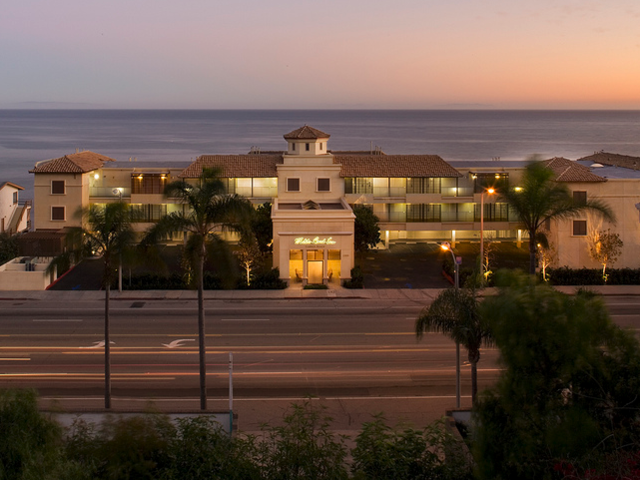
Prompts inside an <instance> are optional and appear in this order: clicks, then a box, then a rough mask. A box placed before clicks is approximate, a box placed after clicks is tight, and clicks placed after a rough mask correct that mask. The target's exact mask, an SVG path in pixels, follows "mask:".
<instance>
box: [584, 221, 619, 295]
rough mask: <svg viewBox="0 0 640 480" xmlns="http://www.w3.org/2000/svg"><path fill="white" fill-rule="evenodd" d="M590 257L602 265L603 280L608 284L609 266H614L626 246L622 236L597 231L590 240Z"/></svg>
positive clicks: (609, 230)
mask: <svg viewBox="0 0 640 480" xmlns="http://www.w3.org/2000/svg"><path fill="white" fill-rule="evenodd" d="M588 242H589V256H590V257H591V258H592V259H593V260H595V261H596V262H598V263H599V264H600V265H602V279H603V280H604V282H605V283H606V282H607V265H613V264H614V263H616V261H617V260H618V257H619V256H620V253H622V247H623V246H624V244H623V242H622V240H620V235H618V234H617V233H615V232H613V233H612V232H611V229H610V228H609V229H607V231H606V232H605V231H603V230H596V231H594V232H593V233H592V234H591V235H589V238H588Z"/></svg>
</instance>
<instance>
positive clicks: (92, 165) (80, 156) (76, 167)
mask: <svg viewBox="0 0 640 480" xmlns="http://www.w3.org/2000/svg"><path fill="white" fill-rule="evenodd" d="M105 162H115V160H114V159H113V158H109V157H106V156H104V155H100V154H99V153H94V152H89V151H86V152H79V153H73V154H71V155H65V156H64V157H60V158H54V159H53V160H47V161H45V162H38V163H37V164H36V166H35V167H34V168H33V169H32V170H29V173H87V172H91V171H93V170H97V169H98V168H101V167H102V165H104V163H105Z"/></svg>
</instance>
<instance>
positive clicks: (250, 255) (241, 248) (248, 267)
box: [235, 234, 263, 286]
mask: <svg viewBox="0 0 640 480" xmlns="http://www.w3.org/2000/svg"><path fill="white" fill-rule="evenodd" d="M235 253H236V256H237V257H238V261H239V262H240V266H241V267H242V268H244V271H245V275H246V282H247V286H249V285H251V271H252V270H253V269H254V268H256V267H257V266H258V265H259V264H260V263H261V262H262V259H263V258H262V252H261V251H260V247H259V246H258V242H257V241H256V238H255V236H253V234H247V235H243V236H242V238H241V239H240V241H239V242H238V250H237V251H236V252H235Z"/></svg>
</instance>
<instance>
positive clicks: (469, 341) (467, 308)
mask: <svg viewBox="0 0 640 480" xmlns="http://www.w3.org/2000/svg"><path fill="white" fill-rule="evenodd" d="M425 332H440V333H443V334H445V335H447V336H449V338H451V339H452V340H453V341H455V342H456V343H457V344H460V345H462V346H463V347H464V348H466V349H467V353H468V358H469V363H470V364H471V399H472V402H473V403H475V401H476V394H477V393H478V369H477V365H478V361H480V347H481V346H482V345H485V346H489V345H491V344H492V342H493V337H492V336H491V331H490V330H489V328H488V327H487V325H486V323H485V322H484V321H483V319H482V317H481V316H480V313H479V308H478V299H477V291H476V289H475V288H466V287H465V288H460V289H458V288H449V289H447V290H443V291H442V292H441V293H440V294H439V295H438V296H437V297H436V299H435V300H434V301H433V303H431V305H429V306H428V307H426V308H425V309H424V310H423V311H422V312H421V313H420V316H419V317H418V319H417V320H416V336H417V337H418V339H420V338H422V336H423V334H424V333H425Z"/></svg>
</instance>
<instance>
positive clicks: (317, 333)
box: [0, 299, 496, 397]
mask: <svg viewBox="0 0 640 480" xmlns="http://www.w3.org/2000/svg"><path fill="white" fill-rule="evenodd" d="M112 305H113V307H112V321H111V332H112V337H111V339H112V342H113V344H112V373H113V386H112V388H113V394H114V396H118V395H123V396H147V397H148V396H153V397H166V396H177V397H184V396H186V397H191V396H194V395H196V396H197V392H198V390H197V389H198V378H197V376H198V366H197V360H198V357H197V341H196V339H197V334H196V332H197V328H196V318H197V317H196V314H197V312H196V309H195V305H194V302H190V301H182V302H179V301H162V302H158V301H146V302H140V301H128V302H113V303H112ZM6 307H7V308H5V310H4V315H3V321H2V325H3V328H2V335H1V336H0V345H1V346H0V362H1V367H0V368H1V371H2V375H0V378H1V379H2V383H3V384H5V385H14V386H34V387H37V388H38V389H39V391H40V392H41V393H42V394H44V395H96V394H100V393H101V391H102V390H101V389H102V385H103V384H102V378H103V362H104V360H103V351H104V348H103V347H104V343H100V342H103V340H104V336H103V315H104V314H103V309H102V308H103V307H102V305H101V304H100V303H98V302H96V303H93V302H88V304H76V305H64V306H63V305H59V306H58V305H33V304H26V303H25V304H22V305H18V304H14V305H10V306H9V305H7V306H6ZM420 309H421V305H417V304H413V305H397V304H394V302H380V303H376V304H375V305H372V304H371V303H367V302H363V301H359V300H327V299H320V300H305V301H295V300H294V301H270V302H264V301H262V302H252V301H246V302H237V303H232V302H222V301H216V302H208V304H207V305H206V310H207V371H208V385H209V386H210V390H209V394H210V395H211V396H212V397H220V396H222V397H226V396H227V395H228V380H229V353H233V385H234V392H235V394H236V395H237V396H239V397H242V396H250V397H257V396H269V397H289V396H304V395H317V396H327V395H336V394H339V395H357V396H369V395H397V394H402V395H442V394H445V393H446V394H449V393H450V392H451V391H452V385H453V376H452V373H453V372H454V368H455V363H454V359H455V355H454V348H455V347H454V345H453V344H452V342H450V341H449V340H448V339H446V338H445V337H443V336H442V335H437V334H428V335H426V336H425V337H424V338H423V339H422V340H421V341H420V342H417V340H416V338H415V334H414V332H413V323H414V321H415V318H416V317H417V315H418V313H419V311H420ZM484 357H485V358H483V365H482V370H484V371H486V372H487V373H488V376H487V379H489V378H491V379H493V378H494V377H495V371H496V369H495V359H496V352H495V351H493V350H488V351H487V352H485V355H484ZM463 368H466V367H463ZM467 376H468V375H467ZM481 376H483V375H482V374H481ZM483 377H484V376H483Z"/></svg>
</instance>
